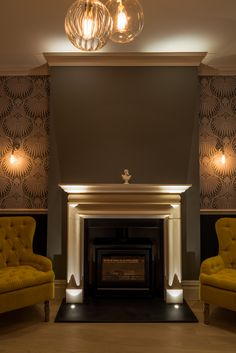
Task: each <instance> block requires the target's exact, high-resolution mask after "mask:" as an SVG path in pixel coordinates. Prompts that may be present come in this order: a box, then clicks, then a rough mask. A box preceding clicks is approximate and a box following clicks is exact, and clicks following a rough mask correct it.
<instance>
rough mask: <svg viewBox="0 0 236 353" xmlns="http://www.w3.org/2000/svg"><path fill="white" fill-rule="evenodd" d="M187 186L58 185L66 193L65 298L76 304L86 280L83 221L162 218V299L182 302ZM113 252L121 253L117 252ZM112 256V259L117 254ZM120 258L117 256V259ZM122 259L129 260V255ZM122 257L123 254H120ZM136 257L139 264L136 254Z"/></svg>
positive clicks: (83, 290)
mask: <svg viewBox="0 0 236 353" xmlns="http://www.w3.org/2000/svg"><path fill="white" fill-rule="evenodd" d="M190 186H191V185H157V184H90V185H60V187H61V188H62V189H63V190H64V191H65V192H66V193H67V194H68V203H67V205H68V220H67V221H68V233H67V251H68V253H67V289H66V302H67V303H82V302H83V301H84V294H85V292H86V285H85V284H86V280H87V279H86V278H85V275H86V269H85V268H84V256H85V252H84V246H85V236H86V232H85V220H87V219H106V218H107V219H109V218H113V219H138V218H139V219H162V220H163V245H164V252H163V254H164V263H163V278H164V280H163V286H164V290H163V293H164V298H165V301H166V302H167V303H182V301H183V290H182V285H181V281H182V269H181V194H182V193H183V192H185V191H186V190H187V189H188V188H189V187H190ZM143 245H144V244H143ZM146 245H147V244H146ZM147 249H148V247H147ZM117 254H118V253H117ZM103 255H104V254H103ZM110 255H111V254H110ZM113 255H114V253H113ZM118 255H119V256H124V254H123V255H122V254H120V253H119V254H118ZM100 256H101V254H100ZM109 259H111V258H109V257H106V266H107V265H108V263H109ZM115 259H116V260H118V258H115ZM120 259H121V260H122V258H120ZM128 259H129V260H131V258H128ZM123 260H126V258H124V257H123ZM136 260H137V259H136ZM139 260H140V262H141V263H142V260H141V258H140V257H139ZM144 261H145V260H144ZM140 273H142V271H141V272H140ZM86 276H87V275H86ZM103 282H104V281H103ZM123 282H124V281H123ZM103 284H104V283H103Z"/></svg>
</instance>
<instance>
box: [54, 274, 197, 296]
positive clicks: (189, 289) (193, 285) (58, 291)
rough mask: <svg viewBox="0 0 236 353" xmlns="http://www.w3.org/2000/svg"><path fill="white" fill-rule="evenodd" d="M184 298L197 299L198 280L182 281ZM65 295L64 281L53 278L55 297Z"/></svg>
mask: <svg viewBox="0 0 236 353" xmlns="http://www.w3.org/2000/svg"><path fill="white" fill-rule="evenodd" d="M182 285H183V290H184V299H185V300H199V281H196V280H192V281H182ZM65 296H66V281H65V280H63V279H62V280H59V279H58V280H55V299H59V300H62V299H63V298H65Z"/></svg>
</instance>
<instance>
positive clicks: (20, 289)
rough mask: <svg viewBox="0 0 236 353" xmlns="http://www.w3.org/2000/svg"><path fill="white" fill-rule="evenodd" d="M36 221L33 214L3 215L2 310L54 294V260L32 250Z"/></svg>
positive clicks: (0, 221) (45, 299)
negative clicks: (28, 215) (19, 215)
mask: <svg viewBox="0 0 236 353" xmlns="http://www.w3.org/2000/svg"><path fill="white" fill-rule="evenodd" d="M35 227H36V222H35V220H34V218H32V217H0V313H3V312H6V311H10V310H14V309H18V308H21V307H25V306H28V305H34V304H37V303H40V302H44V304H45V305H44V309H45V321H49V300H50V299H53V297H54V272H53V270H52V263H51V261H50V260H49V259H48V258H46V257H44V256H41V255H36V254H34V253H33V250H32V243H33V236H34V232H35Z"/></svg>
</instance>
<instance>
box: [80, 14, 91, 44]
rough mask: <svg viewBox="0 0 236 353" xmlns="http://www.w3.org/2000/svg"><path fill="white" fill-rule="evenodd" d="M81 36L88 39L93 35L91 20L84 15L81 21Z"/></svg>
mask: <svg viewBox="0 0 236 353" xmlns="http://www.w3.org/2000/svg"><path fill="white" fill-rule="evenodd" d="M82 31H83V38H84V39H86V40H88V39H91V38H92V37H93V35H92V33H93V20H92V19H91V18H89V17H88V16H85V17H84V19H83V22H82Z"/></svg>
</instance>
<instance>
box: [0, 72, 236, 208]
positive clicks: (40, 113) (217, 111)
mask: <svg viewBox="0 0 236 353" xmlns="http://www.w3.org/2000/svg"><path fill="white" fill-rule="evenodd" d="M200 85H201V98H200V114H199V124H200V125H199V133H200V140H199V147H200V156H199V161H200V187H201V195H200V207H201V208H202V209H235V208H236V76H228V77H227V76H225V77H224V76H204V77H201V78H200ZM48 136H49V77H48V76H4V77H0V209H46V208H47V192H48V183H47V181H48V156H49V150H48ZM14 147H17V148H15V150H14V154H13V155H14V158H15V159H13V160H12V157H11V155H12V151H13V149H14ZM222 152H224V154H225V163H222Z"/></svg>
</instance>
